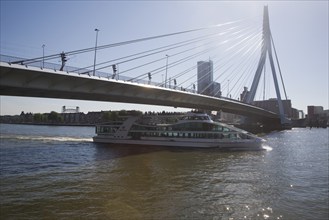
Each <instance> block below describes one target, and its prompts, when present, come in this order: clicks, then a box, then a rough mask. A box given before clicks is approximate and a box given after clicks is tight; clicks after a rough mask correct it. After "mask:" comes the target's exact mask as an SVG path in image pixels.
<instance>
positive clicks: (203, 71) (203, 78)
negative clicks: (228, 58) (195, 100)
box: [198, 60, 213, 95]
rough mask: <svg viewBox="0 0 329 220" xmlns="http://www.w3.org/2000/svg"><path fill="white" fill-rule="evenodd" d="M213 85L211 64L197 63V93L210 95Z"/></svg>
mask: <svg viewBox="0 0 329 220" xmlns="http://www.w3.org/2000/svg"><path fill="white" fill-rule="evenodd" d="M212 83H213V62H212V61H211V60H209V61H199V62H198V93H199V94H204V95H212V94H211V93H212Z"/></svg>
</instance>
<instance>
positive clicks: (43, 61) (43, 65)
mask: <svg viewBox="0 0 329 220" xmlns="http://www.w3.org/2000/svg"><path fill="white" fill-rule="evenodd" d="M45 46H46V45H44V44H42V69H43V68H45Z"/></svg>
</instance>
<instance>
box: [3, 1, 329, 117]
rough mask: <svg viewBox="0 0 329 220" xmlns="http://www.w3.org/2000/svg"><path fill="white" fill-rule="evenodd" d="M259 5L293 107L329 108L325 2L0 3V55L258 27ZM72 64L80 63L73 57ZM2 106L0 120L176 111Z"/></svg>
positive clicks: (20, 102) (93, 105)
mask: <svg viewBox="0 0 329 220" xmlns="http://www.w3.org/2000/svg"><path fill="white" fill-rule="evenodd" d="M264 5H268V6H269V15H270V26H271V31H272V35H273V38H274V40H275V46H276V50H277V52H278V55H279V60H280V66H281V70H282V74H283V78H284V81H285V86H286V90H287V95H288V98H289V99H291V100H292V105H293V107H295V108H297V109H302V110H304V111H305V110H306V108H307V105H321V106H324V108H325V109H328V108H329V107H328V102H329V101H328V99H329V98H328V80H329V79H328V1H278V2H275V1H256V2H253V1H241V2H240V1H233V2H229V1H227V2H226V1H15V0H14V1H12V0H11V1H3V0H1V19H0V20H1V21H0V22H1V23H0V24H1V27H0V28H1V29H0V30H1V32H0V33H1V34H0V46H1V47H0V53H1V54H4V55H11V56H17V57H25V58H31V57H40V56H42V45H43V44H45V45H46V46H45V54H46V55H47V54H54V53H59V52H61V51H71V50H76V49H83V48H88V47H93V46H94V44H95V31H94V29H95V28H98V29H100V32H99V37H98V45H105V44H110V43H115V42H121V41H125V40H131V39H137V38H143V37H148V36H155V35H160V34H166V33H173V32H178V31H183V30H189V29H195V28H199V27H207V26H209V25H214V24H220V23H225V22H230V21H236V20H239V19H245V18H251V17H255V19H259V23H260V24H261V21H262V12H263V7H264ZM150 49H152V48H150ZM105 55H106V54H102V52H100V53H99V55H98V59H99V60H102V59H103V60H106V57H104V56H105ZM102 56H103V57H102ZM209 56H210V55H209ZM91 60H92V59H91ZM70 62H71V63H70V64H71V65H72V66H79V65H81V61H79V60H78V58H72V60H71V61H70ZM79 62H80V63H79ZM82 66H83V65H82ZM249 86H250V85H249ZM222 87H224V85H222ZM241 90H242V88H241ZM0 101H1V107H0V114H1V115H6V114H20V112H21V111H25V112H33V113H38V112H50V111H53V110H54V111H57V112H60V111H61V107H62V106H63V105H66V106H80V109H81V111H83V112H88V111H100V110H120V109H139V110H145V111H146V110H155V111H160V110H163V109H164V110H171V111H175V110H177V109H174V108H163V107H159V106H146V105H131V104H123V103H106V102H89V101H76V100H60V99H44V98H26V97H7V96H1V97H0Z"/></svg>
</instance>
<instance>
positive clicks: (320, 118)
mask: <svg viewBox="0 0 329 220" xmlns="http://www.w3.org/2000/svg"><path fill="white" fill-rule="evenodd" d="M307 119H308V124H309V126H314V127H325V126H327V125H328V121H329V110H323V107H322V106H313V105H311V106H307Z"/></svg>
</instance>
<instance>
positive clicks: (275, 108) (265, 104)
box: [252, 98, 296, 118]
mask: <svg viewBox="0 0 329 220" xmlns="http://www.w3.org/2000/svg"><path fill="white" fill-rule="evenodd" d="M252 104H253V105H255V106H257V107H260V108H263V109H266V110H268V111H271V112H274V113H277V114H280V111H279V104H278V100H277V99H276V98H272V99H268V100H263V101H253V103H252ZM282 105H283V110H284V114H285V116H286V117H287V118H293V117H294V116H293V112H292V108H291V100H289V99H288V100H282ZM294 114H295V115H296V113H295V112H294Z"/></svg>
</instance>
